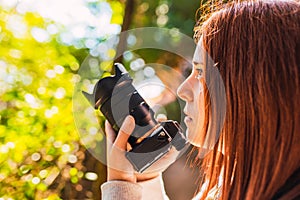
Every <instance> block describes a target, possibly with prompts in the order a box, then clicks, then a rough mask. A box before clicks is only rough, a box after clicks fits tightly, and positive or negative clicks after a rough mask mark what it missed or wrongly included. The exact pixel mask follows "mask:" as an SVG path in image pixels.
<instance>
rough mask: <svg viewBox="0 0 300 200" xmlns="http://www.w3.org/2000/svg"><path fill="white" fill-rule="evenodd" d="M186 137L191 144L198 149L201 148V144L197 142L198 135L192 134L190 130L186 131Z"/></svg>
mask: <svg viewBox="0 0 300 200" xmlns="http://www.w3.org/2000/svg"><path fill="white" fill-rule="evenodd" d="M186 137H187V140H188V141H189V143H190V144H192V145H193V146H196V147H200V146H201V145H200V143H199V141H198V140H197V135H195V133H193V132H191V131H190V130H189V129H187V130H186Z"/></svg>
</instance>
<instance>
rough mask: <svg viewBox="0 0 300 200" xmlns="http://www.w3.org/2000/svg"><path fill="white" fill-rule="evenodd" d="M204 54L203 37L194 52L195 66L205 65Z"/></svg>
mask: <svg viewBox="0 0 300 200" xmlns="http://www.w3.org/2000/svg"><path fill="white" fill-rule="evenodd" d="M203 53H204V49H203V42H202V37H201V38H200V40H199V41H198V43H197V46H196V50H195V52H194V56H193V63H194V64H195V63H196V64H203Z"/></svg>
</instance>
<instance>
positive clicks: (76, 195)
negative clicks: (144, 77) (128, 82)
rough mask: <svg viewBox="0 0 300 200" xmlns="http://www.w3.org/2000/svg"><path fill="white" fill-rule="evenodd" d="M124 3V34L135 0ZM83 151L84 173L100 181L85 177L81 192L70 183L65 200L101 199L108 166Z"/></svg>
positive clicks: (119, 52) (123, 37) (123, 46)
mask: <svg viewBox="0 0 300 200" xmlns="http://www.w3.org/2000/svg"><path fill="white" fill-rule="evenodd" d="M124 3H125V14H124V20H123V24H122V28H121V31H122V32H124V31H126V30H128V29H129V27H130V24H131V23H132V19H133V14H134V8H135V0H126V1H124ZM126 38H127V34H126V33H125V34H122V35H121V37H120V40H119V44H118V46H117V55H120V56H119V57H117V58H116V59H115V61H116V62H122V59H123V56H122V54H123V52H124V50H125V49H126V47H127V41H126ZM83 151H84V160H83V161H82V166H83V169H82V171H83V172H84V173H86V172H94V173H96V174H97V175H98V179H97V180H96V181H89V180H87V179H85V178H84V177H83V178H82V179H81V180H80V181H79V183H78V184H79V185H81V186H82V190H81V191H78V190H76V185H75V184H71V183H70V182H69V183H66V185H65V188H64V191H63V194H62V197H63V199H101V190H100V186H101V184H102V183H104V182H105V181H106V176H107V174H106V166H105V165H104V164H102V163H101V162H100V161H99V160H97V159H96V158H95V157H94V156H93V155H91V154H90V153H89V151H88V150H83ZM78 184H77V185H78Z"/></svg>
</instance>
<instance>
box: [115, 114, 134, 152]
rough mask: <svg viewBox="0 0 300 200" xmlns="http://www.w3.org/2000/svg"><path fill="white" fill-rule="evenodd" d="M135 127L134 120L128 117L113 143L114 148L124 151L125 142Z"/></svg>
mask: <svg viewBox="0 0 300 200" xmlns="http://www.w3.org/2000/svg"><path fill="white" fill-rule="evenodd" d="M134 127H135V122H134V118H133V117H132V116H131V115H128V116H127V117H126V118H125V120H124V122H123V124H122V126H121V128H120V131H119V133H118V135H117V138H116V140H115V142H114V146H116V147H117V148H119V149H121V150H126V149H127V141H128V138H129V136H130V135H131V133H132V132H133V129H134Z"/></svg>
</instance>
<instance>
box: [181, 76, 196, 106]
mask: <svg viewBox="0 0 300 200" xmlns="http://www.w3.org/2000/svg"><path fill="white" fill-rule="evenodd" d="M192 88H193V87H192V84H191V83H190V81H189V78H187V79H186V80H185V81H184V82H183V83H182V84H181V85H180V86H179V87H178V89H177V95H178V96H179V97H180V98H181V99H182V100H184V101H186V102H191V101H193V91H192Z"/></svg>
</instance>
